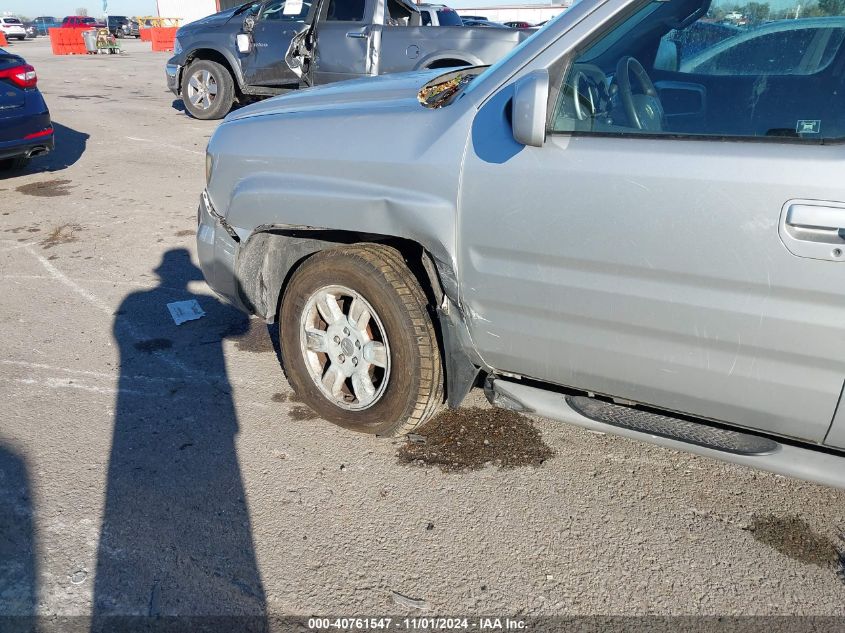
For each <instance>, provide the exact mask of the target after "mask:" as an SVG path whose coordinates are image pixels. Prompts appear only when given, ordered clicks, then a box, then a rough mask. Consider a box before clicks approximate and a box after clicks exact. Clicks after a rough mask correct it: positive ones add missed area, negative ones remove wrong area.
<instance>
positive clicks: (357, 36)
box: [346, 31, 367, 40]
mask: <svg viewBox="0 0 845 633" xmlns="http://www.w3.org/2000/svg"><path fill="white" fill-rule="evenodd" d="M346 37H349V38H352V39H355V40H365V39H367V34H366V33H358V32H357V31H349V32H348V33H347V34H346Z"/></svg>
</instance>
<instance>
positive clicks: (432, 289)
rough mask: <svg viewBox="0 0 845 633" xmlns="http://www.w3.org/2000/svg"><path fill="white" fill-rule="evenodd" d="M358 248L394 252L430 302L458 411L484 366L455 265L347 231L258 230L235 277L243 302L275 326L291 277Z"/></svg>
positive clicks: (421, 249)
mask: <svg viewBox="0 0 845 633" xmlns="http://www.w3.org/2000/svg"><path fill="white" fill-rule="evenodd" d="M360 243H376V244H383V245H385V246H391V247H393V248H395V249H396V250H398V251H399V252H400V253H401V254H402V256H403V258H404V259H405V261H406V263H407V265H408V268H409V269H410V271H411V273H412V274H413V275H414V277H415V279H416V281H417V282H418V283H419V285H420V287H421V288H422V290H423V292H424V293H425V295H426V298H427V299H428V302H429V306H430V316H431V318H432V321H433V323H434V325H435V330H436V332H437V338H438V344H439V346H440V352H441V355H442V357H443V361H444V369H445V373H446V385H445V387H446V396H447V401H448V403H449V406H451V407H457V406H459V405H460V403H461V402H462V401H463V399H464V398H465V397H466V395H467V393H469V390H470V389H471V388H472V387H473V386H474V385H475V384H476V382H477V380H478V377H479V375H480V372H481V369H482V367H483V363H482V361H481V359H480V358H479V357H478V355H477V354H475V352H474V348H473V346H472V345H471V342H470V338H469V333H468V329H467V323H466V321H465V320H464V316H463V312H462V311H461V309H460V308H459V306H460V301H459V297H458V292H457V276H456V274H455V271H454V269H453V268H452V265H451V264H450V263H447V262H443V261H442V260H439V259H436V258H435V257H434V256H433V255H432V253H431V251H430V250H429V249H427V248H426V247H425V246H424V245H423V244H421V243H419V242H416V241H414V240H411V239H407V238H403V237H397V236H390V235H378V234H372V233H362V232H356V231H346V230H330V229H322V230H321V229H316V230H315V229H311V228H309V229H292V228H285V227H259V228H258V229H256V230H255V231H254V232H253V233H252V235H250V237H249V239H248V240H247V241H246V242H245V243H244V244H243V245H242V246H241V249H240V251H239V255H238V260H237V264H236V271H235V272H236V278H237V280H238V291H239V294H240V297H241V300H242V301H243V303H244V304H245V305H246V306H247V308H248V309H249V310H250V311H252V312H253V313H254V314H256V315H258V316H260V317H262V318H263V319H265V321H267V322H268V323H270V322H275V321H276V320H277V315H278V314H279V309H280V307H281V302H282V298H283V297H284V292H285V289H286V287H287V285H288V283H289V282H290V279H291V277H292V276H293V274H294V273H295V272H296V270H297V269H298V268H299V267H300V266H301V265H302V264H303V263H304V262H305V261H306V260H307V259H308V258H309V257H311V256H312V255H314V254H315V253H318V252H320V251H323V250H326V249H330V248H335V247H337V246H340V245H346V244H360Z"/></svg>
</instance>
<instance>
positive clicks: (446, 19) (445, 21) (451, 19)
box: [437, 9, 463, 26]
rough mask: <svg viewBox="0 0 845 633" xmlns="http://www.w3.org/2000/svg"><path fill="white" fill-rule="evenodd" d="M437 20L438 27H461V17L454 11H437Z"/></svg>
mask: <svg viewBox="0 0 845 633" xmlns="http://www.w3.org/2000/svg"><path fill="white" fill-rule="evenodd" d="M437 20H438V22H440V26H463V22H461V16H459V15H458V12H457V11H455V10H454V9H438V10H437Z"/></svg>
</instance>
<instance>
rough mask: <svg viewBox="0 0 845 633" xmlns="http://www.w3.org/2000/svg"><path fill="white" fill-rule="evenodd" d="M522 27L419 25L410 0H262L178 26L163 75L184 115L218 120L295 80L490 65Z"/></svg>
mask: <svg viewBox="0 0 845 633" xmlns="http://www.w3.org/2000/svg"><path fill="white" fill-rule="evenodd" d="M528 35H529V34H528V33H526V32H524V31H519V30H515V29H514V30H510V29H508V30H504V29H484V28H471V27H464V26H439V27H431V26H422V21H421V18H420V13H419V10H418V9H417V7H416V6H415V5H413V4H411V3H410V2H409V1H408V0H313V1H312V0H265V1H264V2H253V3H249V4H245V5H241V6H240V7H237V8H233V9H229V10H227V11H223V12H221V13H217V14H215V15H212V16H209V17H207V18H204V19H202V20H198V21H197V22H192V23H191V24H187V25H185V26H183V27H182V28H180V29H179V31H178V32H177V34H176V42H175V45H174V53H175V55H174V56H173V57H172V58H171V59H170V60H169V61H168V63H167V66H166V72H167V83H168V87H169V88H170V90H172V91H173V93H174V94H176V95H177V96H181V97H182V100H183V102H184V104H185V108H186V110H187V111H188V112H189V113H190V114H191V115H193V116H194V117H196V118H198V119H219V118H222V117H224V116H226V114H227V113H228V112H229V110H230V109H231V108H232V105H233V103H235V102H236V101H244V100H250V99H253V98H256V97H264V96H272V95H278V94H282V93H284V92H287V91H289V90H293V89H297V88H300V87H303V86H312V85H317V84H324V83H329V82H333V81H342V80H345V79H354V78H358V77H366V76H371V75H382V74H386V73H396V72H404V71H410V70H419V69H423V68H449V67H452V66H482V65H488V64H492V63H493V62H495V61H496V60H497V59H499V58H500V57H502V56H503V55H505V54H506V53H507V52H509V51H510V50H511V49H513V48H514V47H515V46H516V45H517V44H518V43H519V42H521V41H522V40H524V39H525V38H526V37H528Z"/></svg>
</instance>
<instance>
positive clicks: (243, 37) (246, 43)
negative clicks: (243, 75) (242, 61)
mask: <svg viewBox="0 0 845 633" xmlns="http://www.w3.org/2000/svg"><path fill="white" fill-rule="evenodd" d="M235 40H236V42H237V45H238V52H239V53H241V54H242V55H246V54H247V53H249V52H250V51H251V50H252V37H251V36H250V35H249V33H238V35H237V37H235Z"/></svg>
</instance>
